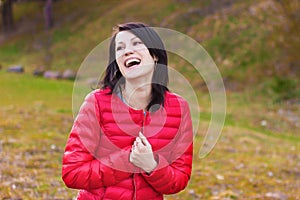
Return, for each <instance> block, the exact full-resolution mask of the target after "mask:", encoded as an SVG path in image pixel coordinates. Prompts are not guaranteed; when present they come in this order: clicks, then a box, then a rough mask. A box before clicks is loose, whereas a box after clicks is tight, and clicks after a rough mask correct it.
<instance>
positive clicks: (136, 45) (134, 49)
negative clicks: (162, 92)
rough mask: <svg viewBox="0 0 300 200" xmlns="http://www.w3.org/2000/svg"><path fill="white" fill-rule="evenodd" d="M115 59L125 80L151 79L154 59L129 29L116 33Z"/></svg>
mask: <svg viewBox="0 0 300 200" xmlns="http://www.w3.org/2000/svg"><path fill="white" fill-rule="evenodd" d="M115 43H116V48H115V52H116V61H117V64H118V66H119V69H120V71H121V73H122V75H123V76H124V77H125V79H126V80H131V79H138V78H141V77H143V80H144V81H145V82H146V81H151V80H152V76H153V72H154V59H153V58H152V56H151V55H150V53H149V50H148V48H147V47H146V45H145V44H144V43H143V42H142V40H141V39H140V38H138V37H137V36H136V35H134V34H133V33H131V32H129V31H121V32H119V33H118V34H117V35H116V38H115Z"/></svg>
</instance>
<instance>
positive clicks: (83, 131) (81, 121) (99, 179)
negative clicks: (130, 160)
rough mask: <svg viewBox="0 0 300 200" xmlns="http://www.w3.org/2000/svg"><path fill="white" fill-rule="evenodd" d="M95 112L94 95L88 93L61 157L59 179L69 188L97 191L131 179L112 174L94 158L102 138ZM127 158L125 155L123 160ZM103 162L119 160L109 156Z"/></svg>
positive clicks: (123, 173) (119, 172) (117, 172)
mask: <svg viewBox="0 0 300 200" xmlns="http://www.w3.org/2000/svg"><path fill="white" fill-rule="evenodd" d="M97 112H99V109H98V107H97V103H96V101H95V96H94V93H90V94H89V95H88V96H87V97H86V98H85V101H84V103H83V104H82V106H81V108H80V111H79V113H78V115H77V117H76V119H75V121H74V124H73V127H72V130H71V133H70V136H69V139H68V141H67V144H66V148H65V152H64V155H63V163H62V179H63V181H64V182H65V184H66V186H68V187H70V188H74V189H85V190H91V189H97V188H100V187H106V186H109V185H114V184H116V183H118V182H119V181H121V180H123V179H125V178H127V177H129V176H130V175H131V174H130V173H125V172H122V171H118V170H115V169H114V168H112V167H110V166H107V165H105V164H103V163H102V162H101V161H100V160H99V159H96V158H95V156H94V154H95V152H97V148H98V144H99V140H100V138H101V128H100V124H99V120H100V119H99V113H97ZM126 157H127V155H126V156H125V157H124V158H126ZM103 159H104V160H105V159H106V160H109V161H108V162H105V163H114V162H115V159H120V156H119V155H112V154H111V155H108V156H107V157H106V158H103ZM110 159H112V160H110ZM119 162H123V161H119Z"/></svg>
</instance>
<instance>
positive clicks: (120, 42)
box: [116, 36, 140, 44]
mask: <svg viewBox="0 0 300 200" xmlns="http://www.w3.org/2000/svg"><path fill="white" fill-rule="evenodd" d="M136 38H137V39H139V40H140V38H139V37H137V36H134V37H133V38H131V39H130V41H132V40H134V39H136ZM120 43H124V42H122V41H120V42H116V44H120Z"/></svg>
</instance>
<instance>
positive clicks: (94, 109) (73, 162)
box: [62, 89, 193, 200]
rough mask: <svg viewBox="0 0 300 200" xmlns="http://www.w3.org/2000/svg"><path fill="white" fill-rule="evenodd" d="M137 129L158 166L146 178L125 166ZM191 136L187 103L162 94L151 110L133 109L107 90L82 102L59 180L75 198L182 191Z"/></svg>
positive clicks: (123, 199)
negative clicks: (75, 192) (162, 98)
mask: <svg viewBox="0 0 300 200" xmlns="http://www.w3.org/2000/svg"><path fill="white" fill-rule="evenodd" d="M140 131H142V132H143V134H144V135H145V136H146V137H147V139H148V141H149V142H150V144H151V145H152V150H153V153H154V156H155V158H156V161H157V162H158V166H157V167H156V168H155V170H154V171H152V172H151V173H150V174H148V173H146V172H144V171H143V170H142V169H140V168H138V167H136V166H134V165H133V164H132V163H130V162H129V154H130V150H131V147H132V144H133V142H134V140H135V138H136V137H137V136H138V133H139V132H140ZM192 139H193V134H192V122H191V117H190V110H189V107H188V104H187V102H186V101H185V100H184V99H183V98H181V97H180V96H178V95H175V94H173V93H171V92H166V94H165V102H164V106H160V107H159V109H157V110H156V111H153V112H150V111H147V112H144V111H143V110H135V109H133V108H131V107H129V106H128V105H127V104H125V103H124V102H123V101H122V100H121V99H120V98H119V97H118V96H117V95H116V94H110V89H101V90H100V89H98V90H94V91H93V92H91V93H90V94H89V95H87V97H86V98H85V101H84V103H83V104H82V106H81V108H80V111H79V113H78V115H77V117H76V119H75V121H74V124H73V127H72V130H71V133H70V136H69V139H68V141H67V144H66V148H65V152H64V155H63V165H62V179H63V181H64V182H65V184H66V186H67V187H70V188H75V189H79V193H78V196H77V199H79V200H81V199H84V200H96V199H97V200H102V199H104V200H109V199H110V200H115V199H116V200H117V199H118V200H119V199H120V200H131V199H135V200H143V199H145V200H146V199H147V200H149V199H153V200H158V199H163V195H164V194H174V193H177V192H179V191H181V190H183V189H184V188H185V187H186V185H187V183H188V181H189V178H190V174H191V167H192V154H193V143H192Z"/></svg>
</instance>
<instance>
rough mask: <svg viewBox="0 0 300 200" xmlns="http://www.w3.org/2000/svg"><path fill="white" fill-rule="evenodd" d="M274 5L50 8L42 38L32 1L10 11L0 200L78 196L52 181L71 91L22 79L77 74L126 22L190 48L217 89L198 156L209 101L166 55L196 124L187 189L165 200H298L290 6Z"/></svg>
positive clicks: (4, 38) (299, 107)
mask: <svg viewBox="0 0 300 200" xmlns="http://www.w3.org/2000/svg"><path fill="white" fill-rule="evenodd" d="M83 2H84V3H83ZM199 2H200V3H199ZM278 2H287V1H275V0H274V1H272V0H255V1H248V0H247V1H242V0H219V1H218V0H211V1H206V0H205V1H196V0H164V1H158V0H154V1H139V0H131V1H122V3H120V1H115V0H113V1H102V0H85V1H75V0H57V1H55V2H54V19H55V24H54V27H53V28H52V29H50V30H45V29H44V24H43V15H42V12H41V9H42V7H43V3H42V2H40V1H25V2H19V3H16V4H15V5H14V11H15V13H14V15H15V20H16V26H17V27H16V30H15V32H13V33H11V34H9V35H3V34H2V35H0V64H1V66H2V69H0V91H1V98H0V104H1V106H0V136H1V137H0V199H8V200H9V199H10V200H13V199H14V200H16V199H18V200H22V199H70V200H71V199H74V198H75V196H76V193H77V191H76V190H72V189H69V188H67V187H66V186H65V185H64V183H63V182H62V180H61V161H62V160H61V159H62V154H63V152H64V146H65V143H66V140H67V138H68V134H69V131H70V129H71V126H72V122H73V116H72V92H73V91H72V89H73V82H72V81H68V80H49V79H45V78H43V77H34V76H33V75H32V71H33V70H34V69H35V68H36V67H40V66H44V67H46V68H48V69H51V70H64V69H74V70H77V69H78V68H79V66H80V65H81V63H82V62H83V60H84V58H85V57H86V56H87V55H88V54H89V53H90V51H91V50H92V49H94V47H95V46H96V45H98V44H99V43H100V42H102V41H103V40H105V39H107V38H109V37H110V34H111V31H112V26H113V25H115V24H118V23H122V22H127V21H142V22H145V23H148V24H150V25H152V26H158V27H164V28H170V29H174V30H177V31H180V32H182V33H184V34H187V35H188V36H190V37H191V38H193V39H195V40H196V41H197V42H199V43H200V44H201V45H202V46H203V47H205V49H206V50H207V52H208V53H209V54H210V56H211V57H212V58H213V59H214V61H215V62H216V64H217V66H218V68H219V70H220V71H221V74H222V78H223V80H224V83H225V86H226V95H227V110H226V121H225V124H224V127H223V130H222V134H221V136H220V138H219V141H218V143H217V145H216V146H215V148H214V149H213V151H212V152H211V153H210V154H209V155H208V156H207V157H205V158H203V159H201V158H200V157H199V156H198V155H199V152H200V148H201V145H202V142H203V139H204V136H205V134H206V133H207V130H208V127H209V124H210V122H211V121H210V120H211V115H212V109H211V95H210V94H209V93H208V92H207V90H206V85H205V83H204V82H203V80H202V79H201V77H199V76H195V73H194V71H193V70H192V69H191V66H190V64H189V63H188V62H187V61H185V60H183V59H180V58H178V56H176V55H174V54H172V53H170V54H169V55H170V66H171V67H174V68H175V69H176V70H178V71H179V72H180V73H182V74H183V75H184V76H185V77H186V79H187V80H189V81H190V83H191V85H192V86H193V89H194V90H195V91H196V92H197V97H198V98H199V99H198V101H199V105H198V106H199V107H200V118H199V119H200V124H199V128H198V130H197V132H196V133H195V134H196V135H195V143H194V150H195V151H194V155H195V156H194V160H193V172H192V177H191V180H190V183H189V185H188V187H187V188H186V189H185V190H184V191H182V192H180V193H179V194H176V195H170V196H167V197H166V199H167V200H183V199H184V200H198V199H211V200H216V199H267V200H273V199H279V200H287V199H288V200H289V199H300V192H299V188H300V170H299V169H300V156H299V149H300V132H299V127H300V118H299V116H300V103H299V101H300V100H299V99H300V79H299V77H300V76H299V75H300V74H299V73H300V70H299V69H300V68H299V55H298V54H299V53H298V52H300V50H299V39H298V40H297V38H299V33H300V31H298V30H299V27H298V25H297V23H296V22H298V21H297V20H299V14H297V13H300V12H296V11H297V10H298V9H299V3H297V1H288V2H290V3H289V4H285V5H281V4H279V3H278ZM295 2H296V3H295ZM281 27H285V28H284V29H283V28H281ZM295 52H296V53H295ZM16 64H21V65H24V67H25V73H24V74H13V73H8V72H7V71H6V69H7V68H8V67H9V66H11V65H16ZM177 84H178V83H177ZM179 84H180V83H179ZM179 84H178V85H174V87H178V88H181V87H182V85H179ZM192 109H196V107H192ZM194 117H195V116H194Z"/></svg>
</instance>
